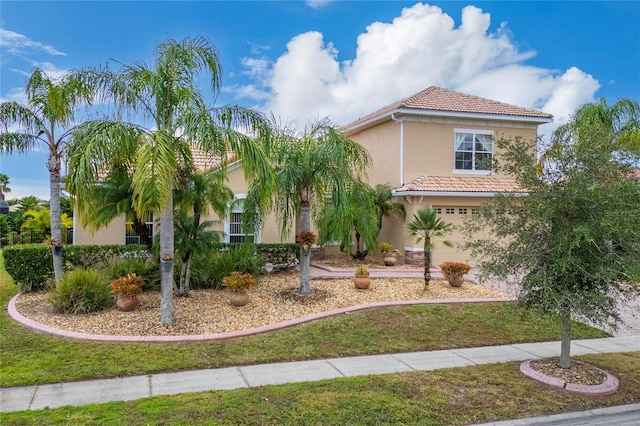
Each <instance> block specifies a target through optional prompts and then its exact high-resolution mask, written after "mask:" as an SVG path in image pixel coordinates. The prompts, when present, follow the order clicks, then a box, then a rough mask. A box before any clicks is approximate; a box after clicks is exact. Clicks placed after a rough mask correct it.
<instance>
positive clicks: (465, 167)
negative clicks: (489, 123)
mask: <svg viewBox="0 0 640 426" xmlns="http://www.w3.org/2000/svg"><path fill="white" fill-rule="evenodd" d="M454 156H455V159H454V163H455V167H454V169H455V170H456V171H464V172H467V171H469V172H472V171H480V172H490V171H491V168H492V163H493V133H492V132H488V131H482V130H466V129H455V142H454Z"/></svg>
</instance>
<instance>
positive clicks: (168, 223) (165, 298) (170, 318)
mask: <svg viewBox="0 0 640 426" xmlns="http://www.w3.org/2000/svg"><path fill="white" fill-rule="evenodd" d="M173 241H174V240H173V194H171V195H169V200H168V201H167V203H166V205H165V206H164V211H163V212H162V216H160V258H161V259H162V258H163V257H164V256H165V255H171V259H172V260H173V252H174V246H173ZM160 292H161V293H162V294H161V298H160V322H161V323H162V324H165V325H166V324H173V323H175V322H176V319H175V316H174V306H173V262H172V266H171V269H170V270H169V271H165V270H164V269H163V268H160Z"/></svg>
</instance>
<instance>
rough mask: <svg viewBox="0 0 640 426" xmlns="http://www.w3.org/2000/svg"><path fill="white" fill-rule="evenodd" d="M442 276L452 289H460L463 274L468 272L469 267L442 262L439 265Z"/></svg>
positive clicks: (462, 264)
mask: <svg viewBox="0 0 640 426" xmlns="http://www.w3.org/2000/svg"><path fill="white" fill-rule="evenodd" d="M440 269H442V275H444V277H445V278H446V279H447V281H449V285H451V286H452V287H460V286H461V285H462V283H463V282H464V274H466V273H467V272H469V270H470V269H471V266H469V265H467V264H466V263H462V262H443V263H441V264H440Z"/></svg>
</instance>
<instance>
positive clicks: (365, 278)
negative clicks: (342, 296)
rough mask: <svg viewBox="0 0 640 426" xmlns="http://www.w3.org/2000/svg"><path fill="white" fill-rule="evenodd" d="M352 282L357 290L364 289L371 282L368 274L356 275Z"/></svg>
mask: <svg viewBox="0 0 640 426" xmlns="http://www.w3.org/2000/svg"><path fill="white" fill-rule="evenodd" d="M353 283H354V284H355V286H356V288H357V289H358V290H366V289H368V288H369V285H370V284H371V278H369V275H356V276H355V278H354V279H353Z"/></svg>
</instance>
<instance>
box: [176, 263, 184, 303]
mask: <svg viewBox="0 0 640 426" xmlns="http://www.w3.org/2000/svg"><path fill="white" fill-rule="evenodd" d="M180 260H181V265H180V285H179V286H178V289H177V291H176V295H177V296H186V295H187V294H186V293H185V282H186V278H187V259H186V258H182V259H180Z"/></svg>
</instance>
